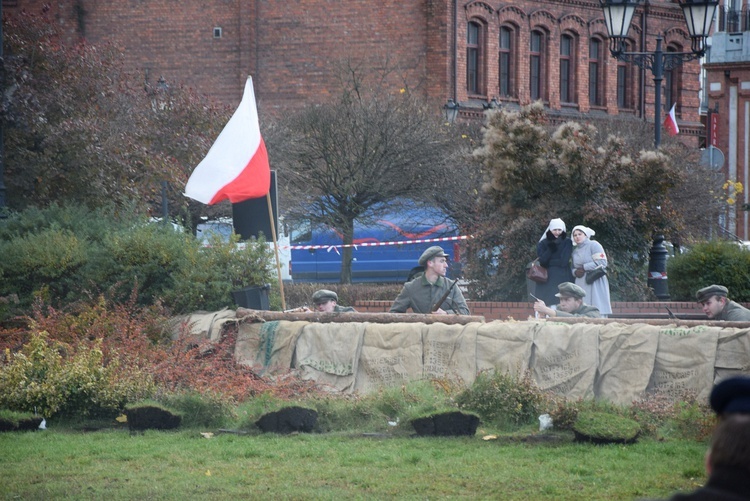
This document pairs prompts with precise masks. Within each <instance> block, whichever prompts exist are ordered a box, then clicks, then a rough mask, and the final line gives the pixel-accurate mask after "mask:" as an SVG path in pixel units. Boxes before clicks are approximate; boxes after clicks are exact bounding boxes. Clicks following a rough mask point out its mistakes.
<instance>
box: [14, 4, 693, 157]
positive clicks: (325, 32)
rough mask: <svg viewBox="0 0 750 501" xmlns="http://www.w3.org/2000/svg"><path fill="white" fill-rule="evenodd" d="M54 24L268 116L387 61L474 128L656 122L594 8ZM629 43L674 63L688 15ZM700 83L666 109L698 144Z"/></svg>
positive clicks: (258, 7)
mask: <svg viewBox="0 0 750 501" xmlns="http://www.w3.org/2000/svg"><path fill="white" fill-rule="evenodd" d="M44 3H50V2H49V0H46V2H45V1H43V0H3V6H4V7H3V8H4V13H5V14H9V13H10V14H12V13H13V12H15V11H18V10H19V9H26V10H28V11H30V12H34V11H39V10H40V8H41V5H42V4H44ZM646 11H647V12H646ZM50 13H51V15H52V16H54V17H55V18H56V19H57V20H58V21H59V22H60V24H61V25H62V26H63V27H64V28H65V29H66V33H67V34H68V35H69V36H70V37H71V38H72V39H75V38H78V37H81V38H85V39H86V40H88V41H90V42H92V43H94V44H97V43H102V42H104V41H115V42H116V43H118V44H119V45H120V46H122V47H123V53H124V56H125V58H126V61H127V64H128V65H129V66H130V67H131V68H134V69H137V70H139V71H142V72H143V75H144V79H145V80H147V81H151V82H153V81H155V80H157V79H158V78H159V77H160V76H163V77H164V78H165V79H166V81H167V82H180V83H184V84H187V85H189V86H193V87H195V88H197V89H198V90H200V91H201V92H203V93H206V94H208V95H210V96H212V97H214V98H217V99H219V100H222V101H225V102H227V103H230V104H233V103H236V102H238V101H239V98H240V96H241V93H242V86H243V82H244V79H245V77H246V76H247V75H248V74H250V75H252V76H253V79H254V83H255V89H256V93H257V96H258V102H259V107H260V109H261V113H262V112H263V111H264V109H265V110H266V111H269V110H270V109H272V108H276V109H280V110H284V109H289V108H291V107H296V106H299V104H300V103H309V102H316V101H321V100H324V99H325V98H326V97H327V96H328V95H329V94H330V92H331V89H332V88H333V87H334V84H335V83H334V79H335V71H334V66H335V65H336V64H337V63H339V62H340V61H342V60H344V59H346V58H352V59H354V60H363V61H365V62H366V64H373V65H378V64H382V62H383V60H384V59H385V58H386V57H387V58H388V59H389V61H391V63H392V64H395V65H397V66H398V68H399V71H397V72H395V73H394V74H393V82H392V83H393V85H394V88H400V87H402V86H404V85H409V86H410V87H411V88H412V89H413V90H416V91H418V92H421V93H422V94H423V95H425V96H426V97H428V98H430V99H433V100H434V102H435V103H436V107H438V106H442V104H444V103H445V102H446V100H447V99H449V98H453V99H455V100H456V101H457V102H459V103H460V105H461V114H462V116H463V117H465V118H468V117H479V116H481V110H482V105H483V104H486V103H487V102H488V101H489V100H490V99H492V98H493V97H497V98H498V100H499V101H500V102H502V103H504V104H508V105H514V106H515V105H523V104H527V103H529V102H531V101H533V100H535V99H541V100H543V101H544V102H545V103H546V105H547V106H548V108H549V110H550V112H551V114H553V115H555V116H558V117H559V118H560V119H562V118H566V117H572V118H576V117H580V116H581V115H586V116H588V117H590V118H596V117H602V116H613V115H616V116H621V117H622V116H624V117H630V118H632V117H635V118H646V119H648V118H649V117H651V118H652V117H653V109H654V97H653V96H654V94H653V90H654V89H653V81H652V80H651V74H650V72H649V71H643V70H640V69H639V68H637V67H634V66H633V65H632V64H625V63H621V62H618V61H616V60H615V59H613V58H612V57H611V56H610V55H609V51H608V40H607V37H606V28H605V26H604V23H603V16H602V12H601V8H600V6H599V3H598V2H596V1H585V0H520V1H519V2H512V3H511V2H500V1H498V0H487V1H478V0H473V1H466V0H411V1H395V0H380V1H379V2H371V1H362V0H287V1H284V2H281V1H277V0H264V1H259V0H123V1H119V2H108V1H103V0H57V1H54V2H51V6H50ZM630 33H631V36H632V40H630V47H629V50H636V51H644V50H653V49H654V36H655V35H656V34H657V33H661V34H663V35H664V36H665V47H666V49H667V50H676V51H682V50H684V49H685V48H689V39H688V38H687V33H686V30H685V23H684V20H683V17H682V12H681V10H680V8H679V6H678V5H676V4H674V3H672V2H670V1H667V0H657V1H653V2H650V5H648V6H646V7H645V8H644V9H639V10H638V11H637V12H636V15H635V17H634V20H633V27H632V28H631V31H630ZM699 73H700V65H699V63H698V62H695V61H693V62H689V63H686V64H685V65H683V66H681V67H679V68H677V69H675V70H672V71H671V72H669V74H668V75H667V78H666V79H665V88H664V96H663V97H664V99H663V103H664V106H665V108H667V109H668V107H670V106H671V103H672V102H676V103H677V112H678V118H679V119H680V127H681V130H682V133H683V134H685V135H687V136H693V137H695V138H697V136H699V135H702V134H703V132H702V130H703V128H702V125H701V124H700V117H699V90H700V78H699ZM693 142H694V143H695V144H696V145H697V139H696V140H694V141H693Z"/></svg>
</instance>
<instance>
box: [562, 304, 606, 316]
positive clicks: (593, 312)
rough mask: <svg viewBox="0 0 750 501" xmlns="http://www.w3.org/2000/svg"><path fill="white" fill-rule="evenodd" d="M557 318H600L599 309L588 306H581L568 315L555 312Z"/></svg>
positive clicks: (565, 312)
mask: <svg viewBox="0 0 750 501" xmlns="http://www.w3.org/2000/svg"><path fill="white" fill-rule="evenodd" d="M557 316H558V317H591V318H600V317H601V315H600V314H599V308H597V307H596V306H590V305H588V304H582V305H581V307H580V308H578V309H577V310H575V311H573V312H572V313H568V312H567V311H560V310H557Z"/></svg>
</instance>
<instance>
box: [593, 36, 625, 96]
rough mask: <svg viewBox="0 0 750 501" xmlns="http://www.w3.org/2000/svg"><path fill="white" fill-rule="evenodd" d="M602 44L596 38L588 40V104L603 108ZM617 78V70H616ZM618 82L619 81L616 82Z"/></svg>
mask: <svg viewBox="0 0 750 501" xmlns="http://www.w3.org/2000/svg"><path fill="white" fill-rule="evenodd" d="M603 45H604V44H603V43H602V41H601V40H599V39H598V38H592V39H590V40H589V104H590V105H591V106H603V105H604V99H603V98H602V96H603V95H604V92H603V90H604V89H603V87H604V79H603V78H602V68H603V66H604V65H603V64H602V48H603ZM618 77H619V69H618ZM618 82H619V80H618Z"/></svg>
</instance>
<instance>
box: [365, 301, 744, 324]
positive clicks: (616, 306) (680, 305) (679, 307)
mask: <svg viewBox="0 0 750 501" xmlns="http://www.w3.org/2000/svg"><path fill="white" fill-rule="evenodd" d="M391 304H392V301H357V303H356V304H355V305H354V307H355V308H356V309H357V311H359V312H363V313H377V312H384V311H388V310H389V309H390V307H391ZM467 304H468V305H469V310H470V311H471V314H472V315H481V316H484V318H485V319H486V320H487V321H488V322H490V321H492V320H508V319H509V318H512V319H514V320H526V319H528V318H529V317H533V316H534V308H533V306H532V303H512V302H508V303H500V302H490V301H467ZM745 306H747V305H745ZM665 307H669V309H670V310H672V312H673V313H678V314H679V313H695V314H701V313H702V311H701V309H700V307H699V305H698V303H695V302H653V303H652V302H645V301H644V302H622V303H619V302H614V303H612V314H613V315H618V314H624V313H645V314H655V313H658V314H666V313H667V310H666V309H665Z"/></svg>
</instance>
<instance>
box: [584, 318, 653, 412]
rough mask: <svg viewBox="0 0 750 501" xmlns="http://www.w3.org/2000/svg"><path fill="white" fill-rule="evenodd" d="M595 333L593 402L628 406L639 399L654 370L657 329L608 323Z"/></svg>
mask: <svg viewBox="0 0 750 501" xmlns="http://www.w3.org/2000/svg"><path fill="white" fill-rule="evenodd" d="M600 327H601V328H600V329H599V376H598V378H597V380H596V383H595V384H594V395H595V396H596V398H599V399H605V400H609V401H610V402H613V403H616V404H621V405H630V404H631V403H633V401H635V400H638V399H640V398H643V396H644V394H645V392H646V388H647V387H648V382H649V380H650V379H651V373H652V372H653V370H654V363H655V360H656V349H657V347H658V345H659V327H658V326H652V325H648V324H631V325H624V324H620V323H611V324H606V325H602V326H600Z"/></svg>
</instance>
